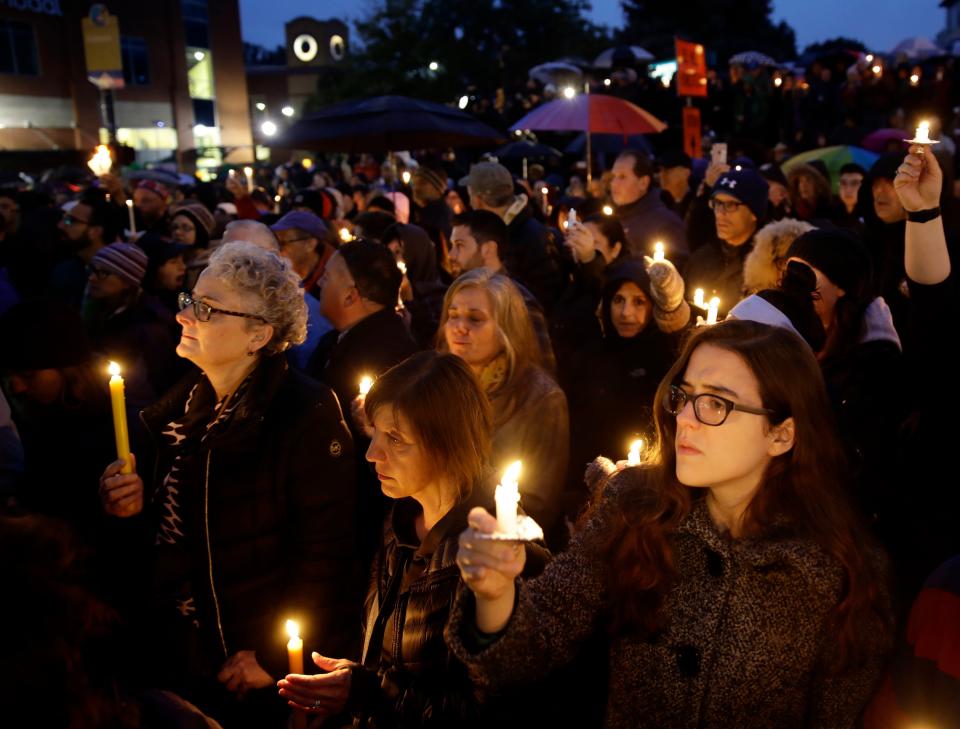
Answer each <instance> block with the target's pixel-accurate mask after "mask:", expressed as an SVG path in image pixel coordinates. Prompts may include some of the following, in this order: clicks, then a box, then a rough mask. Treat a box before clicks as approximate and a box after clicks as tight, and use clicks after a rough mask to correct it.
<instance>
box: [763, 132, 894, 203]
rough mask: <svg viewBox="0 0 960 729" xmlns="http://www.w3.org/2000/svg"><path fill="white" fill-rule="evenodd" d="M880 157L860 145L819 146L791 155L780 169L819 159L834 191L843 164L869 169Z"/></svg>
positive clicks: (792, 167)
mask: <svg viewBox="0 0 960 729" xmlns="http://www.w3.org/2000/svg"><path fill="white" fill-rule="evenodd" d="M879 158H880V155H879V154H877V153H876V152H870V151H868V150H866V149H861V148H860V147H850V146H847V145H842V144H839V145H836V146H833V147H821V148H820V149H811V150H810V151H809V152H803V153H802V154H798V155H797V156H795V157H791V158H790V159H788V160H787V161H786V162H784V163H783V164H782V165H780V169H782V170H783V171H784V172H790V171H791V170H793V169H794V168H795V167H799V166H800V165H805V164H809V163H810V162H813V161H814V160H820V161H821V162H823V164H824V165H826V167H827V171H828V172H829V173H830V182H831V184H832V185H833V190H834V192H836V191H837V186H838V184H839V182H840V168H841V167H843V166H844V165H845V164H849V163H851V162H853V163H854V164H858V165H860V166H861V167H863V168H864V169H865V170H869V169H870V168H871V167H872V166H873V163H874V162H876V161H877V160H878V159H879Z"/></svg>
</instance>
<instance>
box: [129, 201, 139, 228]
mask: <svg viewBox="0 0 960 729" xmlns="http://www.w3.org/2000/svg"><path fill="white" fill-rule="evenodd" d="M127 215H128V216H129V218H130V235H136V234H137V223H136V220H135V218H134V216H133V200H130V199H129V198H128V199H127Z"/></svg>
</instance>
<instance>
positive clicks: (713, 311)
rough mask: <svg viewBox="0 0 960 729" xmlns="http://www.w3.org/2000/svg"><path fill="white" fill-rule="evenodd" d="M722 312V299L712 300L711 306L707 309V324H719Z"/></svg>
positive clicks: (715, 298) (714, 298)
mask: <svg viewBox="0 0 960 729" xmlns="http://www.w3.org/2000/svg"><path fill="white" fill-rule="evenodd" d="M719 311H720V299H718V298H717V297H716V296H714V297H713V298H712V299H710V306H709V307H708V308H707V324H716V323H717V314H718V312H719Z"/></svg>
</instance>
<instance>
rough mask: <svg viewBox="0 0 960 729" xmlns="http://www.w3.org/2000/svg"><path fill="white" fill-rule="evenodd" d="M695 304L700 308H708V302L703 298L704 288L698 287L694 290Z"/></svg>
mask: <svg viewBox="0 0 960 729" xmlns="http://www.w3.org/2000/svg"><path fill="white" fill-rule="evenodd" d="M693 305H694V306H696V307H697V308H698V309H706V308H707V302H706V301H704V299H703V289H697V290H696V291H694V292H693Z"/></svg>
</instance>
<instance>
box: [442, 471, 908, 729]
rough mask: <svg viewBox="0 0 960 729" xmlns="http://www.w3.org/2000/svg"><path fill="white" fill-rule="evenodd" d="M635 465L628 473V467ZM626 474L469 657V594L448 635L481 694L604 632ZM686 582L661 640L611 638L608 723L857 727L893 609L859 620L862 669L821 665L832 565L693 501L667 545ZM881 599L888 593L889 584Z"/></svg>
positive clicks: (803, 546)
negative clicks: (609, 553)
mask: <svg viewBox="0 0 960 729" xmlns="http://www.w3.org/2000/svg"><path fill="white" fill-rule="evenodd" d="M630 470H634V469H630ZM630 470H628V471H625V472H623V473H621V474H618V475H617V476H615V477H614V478H613V479H611V481H610V483H609V485H608V486H607V490H606V493H605V495H604V498H603V501H602V502H601V504H600V506H599V508H598V509H597V511H595V512H594V515H593V517H592V518H591V519H590V520H589V521H588V522H587V523H586V524H585V525H584V528H583V529H582V531H581V532H580V533H579V534H578V536H577V537H576V538H575V539H574V541H573V542H572V544H571V546H570V548H569V550H568V551H566V552H565V553H563V554H561V555H560V556H559V557H557V559H556V560H554V561H553V562H552V563H551V564H550V565H549V566H548V567H547V569H546V570H545V571H544V573H543V574H542V575H541V576H540V577H538V578H537V579H534V580H531V581H529V582H522V581H521V582H520V584H519V590H518V598H517V606H516V609H515V611H514V614H513V617H512V618H511V620H510V623H509V624H508V625H507V628H506V630H505V631H504V633H503V634H502V635H501V636H500V637H499V638H498V639H497V640H496V641H495V642H494V643H492V645H488V646H487V647H486V648H484V649H481V650H479V651H478V652H471V650H470V648H468V646H472V645H474V644H476V643H477V641H473V640H470V637H469V636H470V634H471V629H472V620H473V617H472V616H473V611H474V602H473V598H472V594H471V593H470V592H469V591H468V590H464V591H463V593H462V594H461V596H460V598H459V600H458V602H457V604H456V605H455V607H454V611H453V613H452V615H451V620H450V623H449V624H448V626H447V631H446V639H447V642H448V644H449V646H450V647H451V649H452V650H453V651H454V653H455V654H456V655H457V656H458V657H459V658H460V660H462V661H463V662H464V663H465V664H466V665H467V667H468V668H469V669H470V672H471V675H472V677H473V679H474V681H475V682H476V684H477V685H478V687H480V688H482V689H484V690H486V691H490V692H492V693H497V692H498V691H499V690H501V689H505V688H507V687H515V686H516V685H517V684H520V685H522V684H524V683H528V682H531V681H533V680H535V679H537V678H542V677H543V676H545V675H546V674H547V673H548V672H549V671H550V670H552V669H553V668H555V667H557V666H558V665H562V664H564V663H565V662H567V661H569V660H571V659H572V658H573V656H574V655H575V654H576V650H577V648H578V646H579V645H580V644H581V643H582V641H583V640H584V639H585V638H586V637H587V636H589V635H590V634H591V633H593V632H594V631H596V630H604V629H605V627H606V626H605V625H604V623H605V621H606V619H607V615H608V612H607V610H606V598H605V592H606V590H605V585H606V583H607V570H608V569H609V566H608V564H606V563H605V561H604V559H603V558H602V556H601V553H600V545H601V544H602V542H603V540H604V536H605V535H606V534H609V531H610V529H612V528H613V524H614V523H615V521H614V520H618V519H620V518H621V517H620V507H619V505H618V501H619V495H620V494H622V493H624V491H625V489H629V488H632V487H633V484H635V483H636V481H635V478H634V474H631V473H630ZM673 550H674V551H673V555H674V561H675V564H676V565H677V568H678V573H679V575H680V577H679V578H678V581H677V584H675V585H674V587H673V588H672V591H671V592H670V594H669V595H668V598H667V604H666V608H667V614H668V615H669V622H668V624H667V626H666V628H665V629H664V630H663V631H661V635H659V636H658V637H657V638H655V639H645V638H642V637H639V636H631V635H621V636H618V637H616V638H614V639H613V640H612V641H611V646H610V654H609V669H610V686H609V691H608V697H607V709H606V719H605V725H606V726H607V727H657V728H658V729H659V728H666V727H669V728H670V729H675V728H676V729H680V728H684V729H685V728H687V727H689V728H691V729H693V728H694V727H696V728H698V729H701V728H702V729H707V728H709V729H720V728H721V727H723V728H728V727H738V728H740V727H742V728H743V729H752V728H754V727H755V728H756V729H761V728H762V729H771V728H773V727H776V728H777V729H784V728H786V727H822V728H823V729H827V728H829V729H840V728H842V727H852V726H855V725H856V723H857V721H858V717H859V716H860V713H861V711H862V710H863V708H864V705H865V704H866V703H867V701H868V699H869V698H870V695H871V693H872V691H873V689H874V686H875V684H876V682H877V679H878V677H879V676H880V672H881V669H882V666H883V662H884V658H885V656H886V654H887V652H888V650H889V648H890V645H891V643H892V632H891V627H890V626H891V620H890V618H889V614H888V613H887V614H884V615H878V616H877V617H876V619H875V620H873V621H871V622H872V624H870V625H864V626H862V627H863V631H862V634H863V635H864V636H865V637H864V640H865V641H866V644H867V658H866V661H865V662H864V663H863V664H862V665H859V667H857V668H852V669H847V670H845V671H844V672H842V673H839V674H837V673H835V672H834V673H833V674H831V672H830V671H829V668H830V666H831V663H832V662H833V661H835V660H836V645H835V642H834V640H833V639H832V638H831V636H830V633H829V631H828V616H829V614H830V611H831V610H832V609H833V607H834V606H835V605H836V603H837V600H838V595H839V591H840V588H841V569H840V566H839V565H838V564H837V563H836V562H835V561H834V560H833V559H832V558H831V557H830V556H828V555H827V554H826V553H825V552H824V551H823V550H822V549H820V548H819V547H818V546H816V545H815V544H813V543H811V542H809V541H806V540H802V539H799V538H785V539H780V540H774V539H769V538H768V539H743V540H737V541H734V540H731V539H729V538H728V537H727V536H724V535H723V534H721V533H719V532H718V531H717V529H716V527H715V526H714V524H713V521H712V520H711V518H710V515H709V512H708V509H707V506H706V502H705V501H703V500H702V499H701V500H700V501H698V502H696V503H695V505H694V508H693V510H692V512H691V514H690V515H689V516H688V517H687V519H686V520H685V521H684V522H683V523H682V524H681V525H680V527H679V529H678V533H677V534H676V535H675V538H674V544H673ZM883 594H884V595H886V594H887V591H886V589H883Z"/></svg>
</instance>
